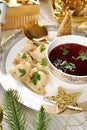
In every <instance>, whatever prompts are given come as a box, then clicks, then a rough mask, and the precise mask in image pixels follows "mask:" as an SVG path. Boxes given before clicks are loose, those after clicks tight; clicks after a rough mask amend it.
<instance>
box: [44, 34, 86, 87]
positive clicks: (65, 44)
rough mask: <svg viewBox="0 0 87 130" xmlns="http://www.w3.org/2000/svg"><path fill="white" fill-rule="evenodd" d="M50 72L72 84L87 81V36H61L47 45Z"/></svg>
mask: <svg viewBox="0 0 87 130" xmlns="http://www.w3.org/2000/svg"><path fill="white" fill-rule="evenodd" d="M46 56H47V60H48V63H49V70H50V72H51V73H52V74H53V75H54V76H56V78H58V79H60V80H63V81H65V82H68V83H73V84H85V83H87V38H86V37H83V36H78V35H66V36H61V37H58V38H56V39H55V40H53V41H52V42H51V43H50V44H49V45H48V47H47V51H46Z"/></svg>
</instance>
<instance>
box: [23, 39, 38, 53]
mask: <svg viewBox="0 0 87 130" xmlns="http://www.w3.org/2000/svg"><path fill="white" fill-rule="evenodd" d="M36 47H37V46H36V45H35V44H34V43H33V41H31V40H28V41H27V43H26V44H25V45H24V49H23V51H24V52H28V53H29V52H30V51H33V50H34V49H36Z"/></svg>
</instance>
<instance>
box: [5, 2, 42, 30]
mask: <svg viewBox="0 0 87 130" xmlns="http://www.w3.org/2000/svg"><path fill="white" fill-rule="evenodd" d="M39 14H40V5H39V3H27V4H24V5H22V4H17V3H16V4H14V5H13V4H12V3H11V4H9V5H8V10H7V14H6V18H5V21H6V22H5V24H4V25H3V30H9V29H18V28H22V27H23V26H24V24H26V23H28V22H37V21H38V16H39Z"/></svg>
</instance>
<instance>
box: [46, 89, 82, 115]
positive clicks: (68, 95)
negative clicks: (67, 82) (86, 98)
mask: <svg viewBox="0 0 87 130" xmlns="http://www.w3.org/2000/svg"><path fill="white" fill-rule="evenodd" d="M80 95H81V92H68V91H65V90H64V89H63V88H62V87H59V88H58V94H57V95H56V96H48V97H44V100H45V101H48V102H51V103H53V104H56V105H57V110H58V113H62V112H63V111H65V110H66V109H67V108H68V106H73V107H78V103H77V99H78V97H79V96H80Z"/></svg>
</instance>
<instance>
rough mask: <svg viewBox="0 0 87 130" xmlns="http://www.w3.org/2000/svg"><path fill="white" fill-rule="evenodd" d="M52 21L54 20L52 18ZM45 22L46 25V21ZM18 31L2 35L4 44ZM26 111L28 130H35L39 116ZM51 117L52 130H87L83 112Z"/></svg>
mask: <svg viewBox="0 0 87 130" xmlns="http://www.w3.org/2000/svg"><path fill="white" fill-rule="evenodd" d="M45 1H46V0H45ZM41 4H42V3H41ZM45 5H46V3H45V4H44V7H45ZM41 12H42V10H41ZM51 20H52V17H51ZM49 21H50V20H49V19H48V23H50V22H49ZM41 22H42V21H41ZM43 22H44V23H45V20H44V21H43ZM48 23H47V24H48ZM54 24H55V21H54V23H52V25H54ZM17 31H18V30H17V29H16V30H9V31H4V32H3V34H2V37H3V42H4V41H5V40H6V39H7V38H8V37H9V36H11V35H12V34H14V33H16V32H17ZM3 92H4V89H3V87H2V86H1V85H0V105H3ZM24 109H25V111H26V119H27V125H28V130H34V127H33V121H34V117H35V115H36V114H37V112H36V111H34V110H32V109H30V108H28V107H26V106H24ZM50 116H51V124H50V130H87V113H84V112H81V113H79V114H76V115H75V114H74V115H70V116H62V115H55V114H50ZM2 126H3V130H9V128H8V126H7V124H6V122H5V121H4V119H3V122H2Z"/></svg>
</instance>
